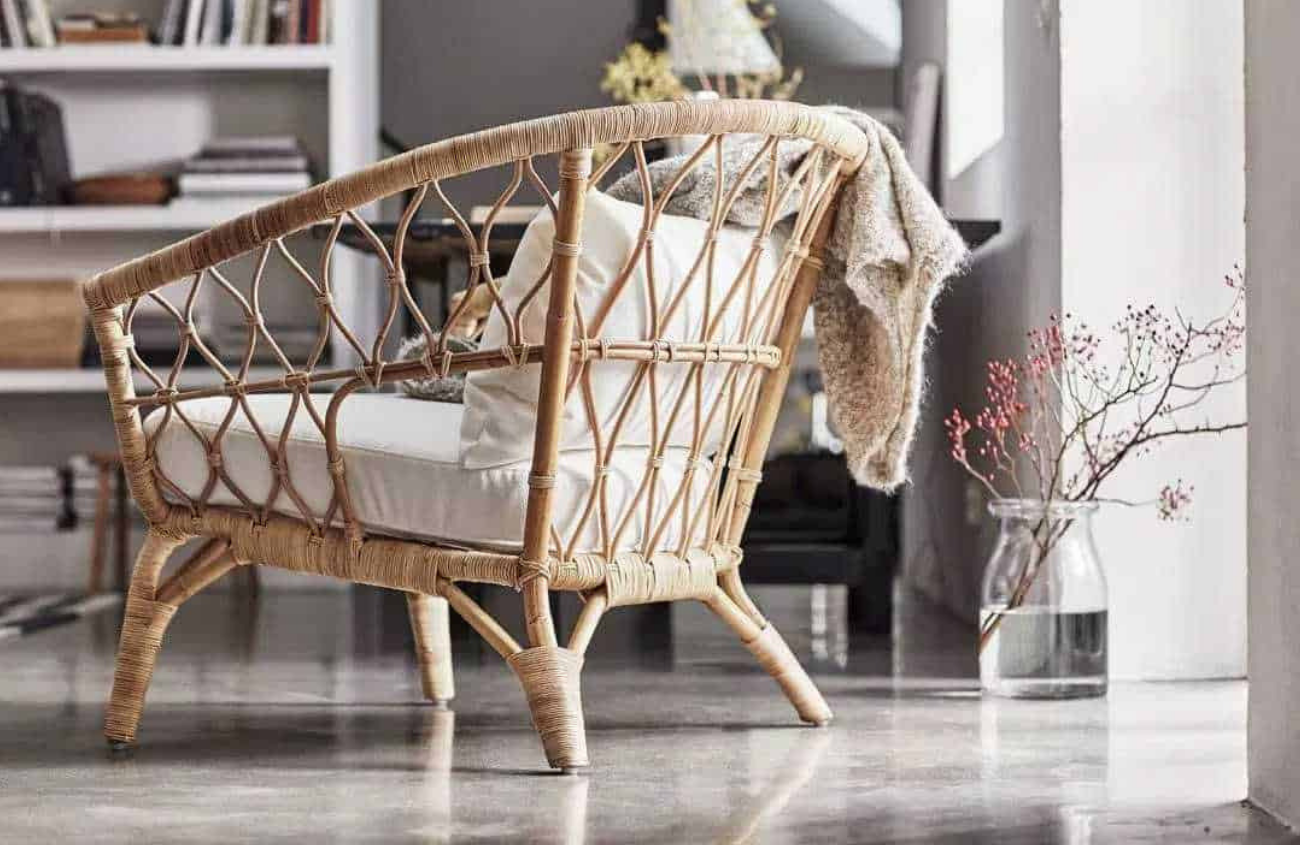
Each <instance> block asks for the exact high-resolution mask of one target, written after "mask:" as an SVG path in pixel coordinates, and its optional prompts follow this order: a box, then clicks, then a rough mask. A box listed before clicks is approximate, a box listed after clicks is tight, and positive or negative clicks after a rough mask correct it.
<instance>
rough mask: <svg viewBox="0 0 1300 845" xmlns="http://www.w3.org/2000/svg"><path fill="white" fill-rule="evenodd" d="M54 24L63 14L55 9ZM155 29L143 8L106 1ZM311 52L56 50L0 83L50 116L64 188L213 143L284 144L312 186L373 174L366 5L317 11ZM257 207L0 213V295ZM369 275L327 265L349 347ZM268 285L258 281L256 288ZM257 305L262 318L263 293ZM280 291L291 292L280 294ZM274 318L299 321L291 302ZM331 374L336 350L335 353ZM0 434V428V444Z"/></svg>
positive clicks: (371, 287) (373, 90)
mask: <svg viewBox="0 0 1300 845" xmlns="http://www.w3.org/2000/svg"><path fill="white" fill-rule="evenodd" d="M53 5H54V6H55V12H56V14H57V13H58V12H60V11H67V10H71V9H72V8H73V7H74V6H75V5H76V4H71V3H65V2H63V0H55V3H54V4H53ZM110 5H112V6H115V7H118V8H123V7H125V8H131V9H134V10H136V11H138V12H140V13H141V14H142V15H145V16H146V17H151V16H155V20H156V15H157V13H158V12H159V10H160V4H158V3H157V2H155V0H112V3H111V4H110ZM331 6H332V9H333V14H334V17H335V19H334V21H333V25H332V26H331V27H330V29H331V32H332V33H333V39H332V42H331V43H329V44H323V45H268V46H238V47H234V46H232V47H227V46H219V45H211V46H198V47H162V46H156V45H146V44H139V45H136V44H130V45H69V46H59V47H52V48H30V49H24V50H13V49H4V50H0V77H3V78H5V79H8V80H10V81H12V82H13V83H14V84H17V85H20V86H23V87H25V88H28V89H31V90H34V91H39V92H41V93H44V94H47V95H48V96H50V97H52V98H53V99H54V100H56V101H57V102H58V103H59V104H60V105H61V106H62V109H63V117H64V124H65V129H66V134H67V140H68V147H69V157H70V159H71V165H72V172H73V176H74V178H80V177H85V176H91V175H97V174H106V173H113V172H131V171H150V170H156V169H159V168H168V169H169V168H172V167H175V166H176V164H178V163H179V162H180V161H182V160H184V159H185V158H187V157H189V156H191V155H193V154H194V153H195V152H197V151H198V149H199V148H200V147H201V146H202V145H203V144H204V143H205V142H206V141H207V140H208V139H209V138H211V137H213V136H215V135H244V134H267V135H295V136H298V137H299V138H300V139H301V140H302V142H303V145H304V147H305V150H306V152H307V154H308V156H309V158H310V159H311V160H312V163H313V166H314V168H313V169H314V171H315V172H316V175H317V176H319V177H321V178H329V177H334V176H338V175H342V174H344V173H348V172H351V171H353V170H356V169H357V168H360V167H363V166H365V165H366V164H369V163H371V162H373V161H374V160H375V159H376V158H377V156H378V152H379V143H378V136H379V71H378V28H379V27H378V24H379V22H378V15H379V4H377V3H371V2H343V3H333V4H331ZM267 201H268V200H266V199H250V200H249V201H247V202H243V201H225V200H222V201H217V202H214V203H213V204H211V205H198V204H195V203H193V202H186V203H183V204H179V205H177V206H176V207H169V206H166V205H163V206H148V205H138V206H44V207H25V208H0V254H3V255H4V257H5V260H4V261H3V262H0V265H2V266H0V285H2V284H3V282H4V279H5V278H34V277H35V278H39V277H52V278H68V277H74V278H84V277H88V276H90V275H92V274H94V273H95V272H98V271H100V270H103V269H105V268H107V267H111V266H113V265H114V264H117V263H119V262H121V261H125V260H129V259H131V258H134V257H136V256H139V255H143V254H146V253H148V252H150V251H152V250H154V249H158V248H159V247H162V246H165V245H167V244H169V243H171V242H174V241H176V240H178V239H180V238H183V237H185V236H187V235H190V234H194V233H196V232H200V231H203V230H205V229H208V228H211V227H212V226H215V225H218V224H220V223H222V222H224V221H226V220H229V219H231V218H232V217H236V216H238V215H240V214H243V213H246V212H248V211H251V210H253V209H254V208H256V207H258V206H259V205H262V204H264V203H265V202H267ZM374 272H375V270H374V266H373V262H372V261H371V260H369V259H366V258H365V257H363V256H360V255H357V254H355V253H352V252H351V251H349V250H346V249H339V250H337V251H336V253H335V258H334V263H333V265H332V281H333V284H334V289H335V301H336V303H337V304H338V307H339V309H340V311H341V312H342V314H343V315H344V319H345V320H346V321H347V323H348V324H349V326H351V327H353V328H354V330H356V331H357V332H358V334H359V335H361V336H365V335H366V334H367V333H371V332H373V329H374V327H375V326H376V325H377V323H378V319H379V297H378V296H377V295H376V291H378V290H379V287H378V286H376V285H375V284H373V282H372V281H371V280H370V276H371V275H372V274H373V273H374ZM268 281H270V280H269V279H268ZM263 290H264V296H265V297H267V298H268V299H269V300H270V306H271V308H272V309H274V308H275V306H276V302H275V297H276V296H277V294H278V293H279V291H278V290H277V286H276V285H273V284H267V285H266V286H265V287H264V289H263ZM293 292H298V291H297V287H294V289H293V291H291V292H290V293H293ZM284 307H286V308H290V307H292V308H301V307H302V304H301V303H298V302H296V300H295V301H293V302H288V303H287V304H285V306H284ZM333 348H334V349H335V350H339V351H338V352H337V354H338V355H339V356H340V358H339V361H340V363H347V361H346V359H345V358H344V357H343V356H344V355H345V354H346V353H345V352H343V351H342V350H344V348H345V344H342V343H335V344H334V345H333ZM101 381H102V375H101V374H100V373H99V372H98V371H97V370H89V371H86V372H81V371H58V370H56V371H45V372H44V373H42V372H40V371H18V370H4V369H3V368H0V402H3V396H4V395H5V394H8V393H27V394H42V393H48V394H62V393H90V392H97V391H100V390H102V385H101V384H100V382H101ZM3 435H4V430H3V426H2V424H0V437H2V436H3Z"/></svg>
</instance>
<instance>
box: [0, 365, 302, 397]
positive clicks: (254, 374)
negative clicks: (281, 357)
mask: <svg viewBox="0 0 1300 845" xmlns="http://www.w3.org/2000/svg"><path fill="white" fill-rule="evenodd" d="M166 371H167V368H166V367H159V368H158V373H159V375H164V376H165V375H166ZM283 374H284V370H282V369H280V368H278V367H253V368H251V369H250V370H249V373H248V378H249V381H261V380H264V379H273V378H279V377H280V376H281V375H283ZM180 383H181V384H182V385H184V386H185V387H186V388H194V387H210V386H215V385H218V384H221V378H220V377H219V376H218V375H217V373H216V371H215V370H213V369H212V368H211V367H195V368H194V369H193V370H192V371H191V370H190V369H189V368H186V369H184V370H182V371H181V379H180ZM135 389H136V390H137V391H140V392H151V391H152V390H153V382H151V381H149V380H148V379H147V378H145V377H144V376H143V375H141V374H140V373H136V374H135ZM103 392H104V371H103V370H101V369H99V368H98V367H79V368H75V369H52V370H6V369H0V394H15V393H103Z"/></svg>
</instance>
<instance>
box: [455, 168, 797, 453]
mask: <svg viewBox="0 0 1300 845" xmlns="http://www.w3.org/2000/svg"><path fill="white" fill-rule="evenodd" d="M642 218H643V209H642V207H641V206H640V205H636V204H634V203H628V202H622V201H620V200H615V199H612V198H610V197H607V196H605V195H604V194H602V193H600V192H598V191H592V192H591V193H590V194H588V196H587V203H586V211H585V213H584V215H583V224H582V255H581V257H580V258H579V259H578V278H577V300H578V307H579V308H580V309H581V311H582V314H583V316H584V318H585V319H587V320H588V321H590V320H591V319H592V318H593V317H594V316H595V314H596V312H597V310H598V309H599V307H600V305H601V303H602V302H603V301H604V299H605V295H606V293H607V292H608V291H609V290H610V286H611V285H612V284H613V282H614V281H615V279H617V277H618V274H619V271H620V270H621V269H622V268H623V265H624V264H625V263H626V261H627V258H628V256H630V255H631V254H632V252H633V250H634V249H635V247H636V243H637V239H638V236H639V233H640V230H641V225H642ZM655 230H656V231H655V238H654V247H653V254H654V285H655V291H656V294H657V301H658V303H659V313H660V314H663V313H664V312H665V310H666V309H667V306H668V304H669V303H670V302H671V301H672V299H673V298H674V296H675V295H676V293H677V291H678V290H680V288H681V286H682V283H683V281H684V280H685V278H686V276H687V274H688V273H689V272H690V269H691V267H692V265H693V264H694V263H695V260H696V258H697V256H698V255H699V253H700V250H701V248H702V247H703V245H704V241H705V238H706V236H707V231H708V223H707V222H706V221H703V220H696V219H694V218H689V217H677V216H670V215H661V216H660V218H659V220H658V223H657V224H656V226H655ZM755 234H756V232H755V230H753V229H745V228H740V227H733V226H727V227H724V228H723V230H722V231H721V232H719V235H718V242H717V247H716V251H715V255H714V263H713V272H712V277H711V278H712V295H711V297H710V296H708V294H707V293H706V289H707V286H708V282H709V277H708V275H707V274H706V272H705V270H706V268H705V267H703V266H702V267H701V268H700V270H698V271H697V273H696V276H695V278H694V279H693V281H692V282H691V283H690V287H689V288H688V292H687V294H686V296H685V299H684V300H683V302H682V303H681V305H679V306H678V308H677V311H676V312H675V313H674V315H673V318H672V320H671V321H670V322H669V323H668V324H667V325H666V326H664V327H663V329H662V330H661V332H660V336H661V338H662V339H668V340H674V341H686V342H698V341H700V340H702V334H703V331H704V326H705V322H706V319H707V318H711V317H714V316H716V315H717V314H718V313H719V309H720V307H721V304H722V302H723V300H724V298H725V297H726V295H727V292H728V291H729V290H730V289H731V287H732V285H733V284H734V283H735V281H736V279H737V277H738V276H739V274H740V271H741V269H742V267H743V266H744V263H745V259H746V258H747V257H748V255H749V253H750V251H751V249H752V247H753V242H754V237H755ZM554 237H555V222H554V220H553V219H552V216H551V213H550V212H549V211H543V212H542V213H541V214H539V215H538V216H537V217H536V218H535V219H534V220H533V221H532V223H530V224H529V226H528V228H527V230H526V231H525V233H524V237H523V240H522V242H521V243H520V245H519V250H518V252H516V253H515V257H514V261H513V262H512V263H511V265H510V272H509V273H508V274H507V275H506V277H505V278H504V279H503V280H502V281H501V292H502V296H503V299H504V300H505V302H506V303H507V305H508V307H509V310H510V311H511V313H514V309H515V307H516V306H517V304H518V303H519V301H520V300H521V299H522V298H523V296H524V295H525V294H526V293H527V292H528V290H529V289H530V288H531V287H532V286H533V285H534V284H535V283H536V282H537V280H538V279H539V278H541V277H542V274H543V273H544V272H545V270H546V264H547V261H548V259H549V257H550V253H551V242H552V240H553V239H554ZM781 247H782V244H781V243H780V242H779V241H778V240H777V239H776V238H773V242H772V244H771V245H770V247H769V248H768V249H767V250H766V251H765V252H764V253H763V254H762V255H761V256H760V258H759V260H758V262H757V270H756V273H755V276H754V290H753V300H752V301H753V303H758V302H759V301H761V299H762V296H763V293H764V292H765V291H766V290H767V289H768V287H769V286H770V284H771V282H772V281H773V277H774V276H775V274H776V270H777V265H778V259H779V257H780V249H781ZM740 290H741V293H739V294H738V295H737V296H735V297H733V298H732V302H731V304H730V305H729V307H728V308H727V310H726V311H725V312H723V320H722V324H721V327H720V329H719V331H718V332H717V333H715V335H714V336H713V337H712V338H711V339H710V341H711V342H714V343H740V342H745V341H743V340H742V339H741V338H740V336H739V335H740V328H741V325H742V320H743V314H744V308H745V296H744V292H743V291H744V288H743V286H742V288H741V289H740ZM549 292H550V285H549V282H548V283H547V285H546V286H544V287H543V288H542V290H541V292H540V293H539V294H538V295H537V296H536V298H535V299H534V300H533V301H532V302H531V303H530V304H529V306H528V308H527V310H526V311H525V312H524V315H523V318H522V319H521V320H520V327H521V329H522V332H523V337H524V340H525V341H526V342H527V343H530V344H541V342H542V338H543V335H544V332H545V323H546V308H547V303H548V301H549V296H550V293H549ZM649 294H650V288H649V278H648V274H647V273H646V266H645V259H644V256H642V258H641V260H639V261H638V262H637V266H636V269H635V270H634V271H633V273H632V275H631V277H630V278H629V280H628V282H627V284H626V286H625V287H624V288H623V290H622V292H621V293H620V295H619V297H618V299H617V301H616V303H615V305H614V308H613V310H612V311H611V312H610V314H609V317H608V318H607V319H606V321H605V324H604V326H603V327H602V329H601V331H600V336H602V337H604V338H607V339H609V340H651V339H653V338H652V337H651V333H650V331H651V312H650V305H649V301H650V300H649ZM706 301H707V302H709V303H711V306H710V308H711V313H710V314H709V315H706V314H705V304H706ZM575 337H576V333H575ZM751 340H752V341H754V342H758V339H757V338H754V339H751ZM507 341H508V334H507V331H506V325H505V321H504V320H503V319H502V318H501V316H500V314H499V313H498V312H497V311H496V310H495V309H494V310H493V312H492V315H491V316H490V317H489V319H488V322H487V326H486V328H485V330H484V334H483V338H482V342H481V346H482V347H483V348H492V347H496V346H501V345H504V344H505V343H507ZM637 366H638V365H637V364H636V363H635V362H631V361H598V362H595V363H594V364H593V365H592V369H591V373H592V376H591V378H592V393H593V395H594V399H595V402H594V405H595V408H596V416H597V419H598V421H599V424H600V426H601V431H602V432H603V433H605V434H606V440H605V442H606V443H608V433H609V432H610V430H611V429H612V427H613V424H614V421H615V420H616V419H617V416H618V414H619V412H620V409H621V407H622V403H623V401H624V399H625V397H627V395H628V393H629V389H630V386H631V380H632V378H633V375H634V374H635V372H636V368H637ZM703 369H704V390H703V393H704V397H705V401H704V403H703V407H704V409H705V411H704V413H705V414H707V409H708V408H709V407H710V406H711V404H712V399H713V397H715V396H717V395H718V393H719V392H720V390H721V388H722V386H723V382H724V381H725V378H726V374H727V371H728V369H729V368H728V366H727V365H724V364H709V365H706V366H705V367H704V368H703ZM690 370H691V367H690V365H687V364H661V365H660V366H659V367H658V371H657V373H656V380H657V393H658V395H659V397H660V406H659V408H660V411H659V425H660V427H661V428H660V437H662V436H663V426H665V425H666V422H667V417H668V414H669V411H670V409H671V407H672V405H673V403H674V402H676V400H677V396H678V394H679V393H680V391H681V390H682V387H683V385H684V384H685V383H686V381H687V375H688V373H689V372H690ZM540 375H541V365H540V364H532V365H529V366H527V367H522V368H519V369H510V368H505V369H495V370H485V371H481V372H476V373H470V374H469V377H468V378H467V380H466V385H465V417H464V420H463V422H462V424H461V455H462V460H463V461H464V464H465V466H466V467H469V468H482V467H488V466H497V465H500V464H505V463H509V462H512V461H517V460H522V459H527V458H530V457H531V456H532V450H533V433H534V425H535V421H536V414H537V391H538V386H539V380H540ZM639 392H641V393H642V394H643V395H642V396H640V397H639V398H638V399H636V400H633V401H634V402H635V404H634V406H633V408H632V410H631V411H630V412H629V416H628V419H627V421H626V422H625V423H624V425H623V429H622V431H621V433H620V435H619V439H618V445H619V446H642V447H644V446H648V445H650V444H651V409H650V402H649V397H648V395H645V393H646V388H645V386H642V387H641V388H639ZM685 401H686V404H685V405H684V407H683V409H682V413H681V414H680V415H679V418H678V421H677V423H676V425H675V426H674V427H673V430H672V433H671V438H670V442H671V444H672V445H674V446H682V447H687V448H689V447H690V445H691V440H692V437H693V425H692V415H693V409H694V390H693V389H691V391H690V395H689V396H688V398H687V399H686V400H685ZM724 401H725V400H724ZM724 416H725V409H724V410H723V411H721V412H719V413H718V415H717V418H716V420H715V424H714V426H713V427H712V429H711V430H710V431H709V432H708V434H707V437H706V438H705V442H706V448H705V449H704V454H705V455H708V454H711V453H713V452H715V451H716V450H717V448H718V445H719V443H718V441H719V440H720V439H721V432H722V429H723V427H724V422H725V420H724V419H723V417H724ZM592 444H593V440H592V435H591V428H590V426H589V425H588V421H587V416H586V412H585V410H584V407H583V402H582V396H581V393H580V391H579V390H577V389H575V390H574V391H573V392H572V393H571V394H570V396H569V399H568V402H567V403H566V405H565V408H564V417H563V428H562V433H561V437H560V449H561V450H562V451H567V450H574V449H590V448H591V447H592Z"/></svg>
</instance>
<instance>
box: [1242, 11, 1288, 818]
mask: <svg viewBox="0 0 1300 845" xmlns="http://www.w3.org/2000/svg"><path fill="white" fill-rule="evenodd" d="M1297 43H1300V4H1297V3H1294V2H1291V0H1268V1H1267V2H1256V0H1252V2H1250V3H1248V4H1247V6H1246V94H1247V98H1246V268H1247V269H1246V273H1247V285H1248V287H1247V290H1248V291H1249V295H1248V303H1247V304H1248V306H1249V309H1250V321H1251V325H1250V336H1249V340H1248V343H1249V348H1248V350H1247V352H1248V356H1249V360H1250V386H1249V393H1250V455H1249V461H1248V465H1249V473H1250V499H1249V512H1250V517H1249V528H1250V532H1249V533H1250V730H1249V746H1250V767H1249V768H1250V797H1251V799H1252V800H1253V801H1255V802H1256V803H1257V804H1259V805H1260V806H1262V807H1264V808H1265V809H1267V810H1269V811H1271V812H1273V813H1275V814H1277V815H1279V816H1281V817H1282V818H1283V819H1285V820H1286V821H1288V822H1289V823H1290V824H1291V825H1292V826H1296V825H1300V721H1297V720H1296V713H1297V711H1300V647H1298V646H1297V643H1300V613H1297V609H1300V567H1297V566H1296V563H1295V558H1296V549H1298V548H1300V521H1298V520H1297V519H1296V517H1295V500H1296V496H1297V493H1300V490H1298V489H1297V482H1296V467H1297V466H1300V435H1297V431H1300V372H1298V371H1297V369H1296V367H1295V353H1294V349H1295V341H1294V340H1293V335H1294V331H1295V329H1294V326H1295V315H1296V314H1300V287H1297V285H1296V268H1297V267H1300V239H1297V237H1296V233H1297V231H1300V169H1297V167H1296V163H1295V150H1296V137H1297V133H1300V68H1297V58H1296V44H1297Z"/></svg>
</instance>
